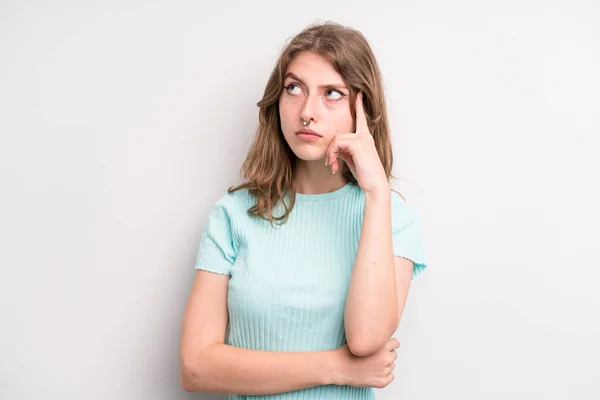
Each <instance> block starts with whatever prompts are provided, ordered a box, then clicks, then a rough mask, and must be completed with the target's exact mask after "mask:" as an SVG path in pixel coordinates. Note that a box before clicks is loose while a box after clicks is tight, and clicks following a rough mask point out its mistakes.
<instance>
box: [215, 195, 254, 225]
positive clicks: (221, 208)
mask: <svg viewBox="0 0 600 400" xmlns="http://www.w3.org/2000/svg"><path fill="white" fill-rule="evenodd" d="M253 201H254V200H253V198H252V195H250V193H249V192H248V190H247V189H240V190H236V191H234V192H225V193H224V194H222V195H221V196H220V197H219V198H218V199H217V200H216V201H215V202H214V203H213V205H212V212H220V213H224V214H226V215H227V216H229V217H230V218H232V217H233V218H239V217H241V216H243V215H246V212H247V210H248V208H249V207H251V205H252V204H253Z"/></svg>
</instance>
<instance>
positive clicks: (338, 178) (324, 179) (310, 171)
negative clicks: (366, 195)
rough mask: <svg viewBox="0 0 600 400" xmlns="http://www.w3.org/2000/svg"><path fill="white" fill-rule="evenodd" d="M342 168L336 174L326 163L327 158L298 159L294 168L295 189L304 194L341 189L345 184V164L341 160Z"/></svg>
mask: <svg viewBox="0 0 600 400" xmlns="http://www.w3.org/2000/svg"><path fill="white" fill-rule="evenodd" d="M339 163H340V169H339V171H337V172H336V173H335V174H333V173H332V172H331V167H330V166H326V165H325V159H319V160H315V161H304V160H297V163H296V167H295V169H294V190H295V191H296V192H297V193H302V194H321V193H329V192H333V191H335V190H338V189H341V188H342V187H343V186H344V185H345V184H346V180H345V179H344V174H343V172H344V169H345V164H344V162H343V161H341V160H339Z"/></svg>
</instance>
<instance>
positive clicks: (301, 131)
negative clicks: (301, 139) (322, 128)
mask: <svg viewBox="0 0 600 400" xmlns="http://www.w3.org/2000/svg"><path fill="white" fill-rule="evenodd" d="M301 134H303V135H313V136H317V137H322V136H321V135H319V134H318V133H317V132H315V131H313V130H312V129H306V128H304V129H300V130H299V131H297V132H296V135H301Z"/></svg>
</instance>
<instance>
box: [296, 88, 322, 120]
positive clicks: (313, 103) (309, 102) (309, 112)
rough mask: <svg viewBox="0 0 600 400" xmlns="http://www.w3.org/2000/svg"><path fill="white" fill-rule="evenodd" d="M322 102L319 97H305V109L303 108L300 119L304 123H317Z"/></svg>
mask: <svg viewBox="0 0 600 400" xmlns="http://www.w3.org/2000/svg"><path fill="white" fill-rule="evenodd" d="M320 102H321V98H320V97H319V96H318V95H314V96H312V95H308V96H305V100H304V107H302V111H301V113H300V117H301V118H302V119H303V120H304V121H310V122H316V117H317V115H316V111H317V109H318V107H319V104H320Z"/></svg>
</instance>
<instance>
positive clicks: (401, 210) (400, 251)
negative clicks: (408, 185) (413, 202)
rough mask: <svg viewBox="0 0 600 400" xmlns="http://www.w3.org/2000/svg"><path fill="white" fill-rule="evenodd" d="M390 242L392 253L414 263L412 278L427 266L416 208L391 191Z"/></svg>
mask: <svg viewBox="0 0 600 400" xmlns="http://www.w3.org/2000/svg"><path fill="white" fill-rule="evenodd" d="M392 242H393V249H394V255H395V256H400V257H404V258H408V259H409V260H411V261H412V262H413V263H414V269H413V278H414V277H415V276H417V275H418V274H420V273H421V272H423V270H424V269H425V268H426V267H427V261H426V259H425V248H424V235H423V225H422V223H421V216H420V214H419V213H418V211H417V210H416V209H414V208H413V207H411V206H409V205H408V204H407V203H406V202H405V201H404V200H403V199H402V198H401V197H400V196H399V195H398V194H397V193H395V192H392Z"/></svg>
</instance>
